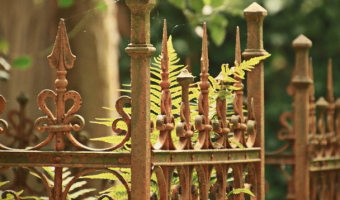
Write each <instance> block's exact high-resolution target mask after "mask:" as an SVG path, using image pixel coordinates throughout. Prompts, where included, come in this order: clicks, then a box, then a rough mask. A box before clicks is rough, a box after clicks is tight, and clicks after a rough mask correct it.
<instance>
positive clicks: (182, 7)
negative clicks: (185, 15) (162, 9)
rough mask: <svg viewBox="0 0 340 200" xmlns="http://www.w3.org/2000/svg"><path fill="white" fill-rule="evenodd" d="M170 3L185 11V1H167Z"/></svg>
mask: <svg viewBox="0 0 340 200" xmlns="http://www.w3.org/2000/svg"><path fill="white" fill-rule="evenodd" d="M169 2H170V3H172V4H173V5H174V6H176V7H177V8H180V9H182V10H183V9H185V1H183V0H169Z"/></svg>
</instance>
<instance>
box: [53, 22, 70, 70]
mask: <svg viewBox="0 0 340 200" xmlns="http://www.w3.org/2000/svg"><path fill="white" fill-rule="evenodd" d="M47 59H48V61H49V63H50V66H51V67H52V68H58V70H59V71H65V70H66V69H65V68H67V69H71V68H72V67H73V64H74V61H75V60H76V56H74V55H73V54H72V52H71V48H70V43H69V41H68V37H67V32H66V27H65V22H64V19H62V18H61V19H60V22H59V27H58V32H57V37H56V39H55V42H54V47H53V51H52V53H51V54H50V55H49V56H47Z"/></svg>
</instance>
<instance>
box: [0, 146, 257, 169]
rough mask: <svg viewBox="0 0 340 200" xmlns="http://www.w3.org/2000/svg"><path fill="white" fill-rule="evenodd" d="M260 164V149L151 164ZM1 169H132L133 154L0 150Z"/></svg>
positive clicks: (191, 153) (178, 155) (162, 153)
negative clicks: (15, 167)
mask: <svg viewBox="0 0 340 200" xmlns="http://www.w3.org/2000/svg"><path fill="white" fill-rule="evenodd" d="M226 158H227V159H226ZM260 161H261V159H260V148H250V149H219V150H198V151H196V150H181V151H179V150H174V151H168V150H154V151H152V165H154V166H180V165H209V164H228V163H250V162H260ZM0 166H11V167H12V166H13V167H14V166H20V167H42V166H54V167H84V168H108V167H120V168H130V167H131V154H130V152H88V151H76V152H74V151H60V152H54V151H11V150H9V151H7V150H6V151H0Z"/></svg>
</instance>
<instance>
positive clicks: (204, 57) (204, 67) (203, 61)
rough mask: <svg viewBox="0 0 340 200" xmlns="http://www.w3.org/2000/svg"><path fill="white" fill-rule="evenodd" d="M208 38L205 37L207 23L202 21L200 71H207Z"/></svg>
mask: <svg viewBox="0 0 340 200" xmlns="http://www.w3.org/2000/svg"><path fill="white" fill-rule="evenodd" d="M208 69H209V60H208V39H207V24H206V23H205V22H204V23H203V38H202V56H201V73H204V72H208Z"/></svg>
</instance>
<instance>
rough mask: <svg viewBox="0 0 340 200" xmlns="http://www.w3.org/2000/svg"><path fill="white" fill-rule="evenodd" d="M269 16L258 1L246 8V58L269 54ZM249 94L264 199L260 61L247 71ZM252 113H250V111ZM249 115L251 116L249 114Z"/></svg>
mask: <svg viewBox="0 0 340 200" xmlns="http://www.w3.org/2000/svg"><path fill="white" fill-rule="evenodd" d="M266 16H267V10H265V9H264V8H262V7H261V6H260V5H258V4H257V3H253V4H251V5H250V6H249V7H248V8H246V9H245V10H244V17H245V18H246V20H247V31H248V33H247V36H248V39H247V49H246V50H245V51H244V52H243V54H242V55H243V57H244V58H245V59H250V58H253V57H256V56H263V55H267V54H268V53H267V52H266V50H264V49H263V40H262V39H263V20H264V18H265V17H266ZM247 85H248V87H247V95H248V105H251V104H252V103H251V99H253V101H254V104H255V105H256V106H255V107H254V110H253V111H254V112H255V119H256V121H257V123H256V139H255V144H254V146H255V147H261V154H260V156H261V157H260V158H261V162H260V163H257V164H255V169H256V175H257V183H258V187H257V189H258V190H257V193H258V196H257V199H261V200H264V198H265V197H264V196H265V191H264V190H265V180H264V159H265V158H264V153H265V152H264V140H265V137H264V66H263V62H260V63H259V64H258V65H256V66H255V68H254V69H253V70H252V72H251V73H249V72H248V73H247ZM249 114H250V113H249ZM248 117H249V116H248Z"/></svg>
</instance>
